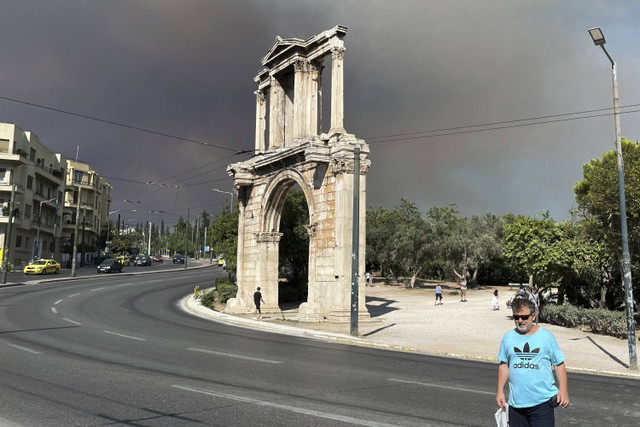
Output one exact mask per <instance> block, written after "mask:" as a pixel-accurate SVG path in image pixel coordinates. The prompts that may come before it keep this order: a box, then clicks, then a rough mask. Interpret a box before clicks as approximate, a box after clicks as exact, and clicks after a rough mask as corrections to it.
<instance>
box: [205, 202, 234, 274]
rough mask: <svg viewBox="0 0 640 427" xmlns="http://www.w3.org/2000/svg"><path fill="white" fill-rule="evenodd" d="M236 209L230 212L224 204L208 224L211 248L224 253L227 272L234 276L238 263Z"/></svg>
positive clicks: (218, 252)
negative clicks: (211, 242)
mask: <svg viewBox="0 0 640 427" xmlns="http://www.w3.org/2000/svg"><path fill="white" fill-rule="evenodd" d="M238 214H239V212H238V209H234V210H233V212H230V211H229V209H228V208H227V207H226V206H225V207H224V208H223V210H222V212H221V213H220V214H219V215H218V216H216V218H215V220H214V221H213V222H212V223H211V225H210V226H209V233H210V236H211V241H213V250H214V251H215V253H217V254H224V259H225V262H226V268H227V272H229V276H230V277H231V276H233V277H235V274H236V268H237V264H238V259H237V258H238Z"/></svg>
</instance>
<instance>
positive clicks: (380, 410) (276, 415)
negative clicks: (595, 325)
mask: <svg viewBox="0 0 640 427" xmlns="http://www.w3.org/2000/svg"><path fill="white" fill-rule="evenodd" d="M216 274H224V273H223V271H222V270H220V269H219V268H216V267H213V268H205V269H199V270H189V271H186V272H185V271H177V272H173V273H162V274H144V275H135V276H127V275H118V274H114V275H100V276H95V277H93V278H91V279H84V280H77V281H68V282H57V283H43V284H40V285H30V286H16V287H10V288H2V289H0V361H1V363H0V425H2V426H11V425H24V426H71V425H81V426H90V425H91V426H100V425H131V426H178V425H180V426H182V425H197V424H200V425H224V426H252V425H262V426H301V425H305V426H306V425H313V426H343V425H365V426H385V425H401V426H418V425H420V426H424V425H428V426H445V425H473V426H492V425H495V422H494V421H493V413H494V412H495V409H496V404H495V398H494V395H495V382H496V377H497V367H496V365H495V364H493V363H484V362H474V361H464V360H458V359H446V358H438V357H432V356H425V355H419V354H412V353H400V352H392V351H386V350H379V349H371V348H363V347H356V346H351V345H347V344H339V343H329V342H323V341H317V340H312V339H310V338H300V337H293V336H286V335H278V334H271V333H266V332H263V331H254V330H251V329H245V328H237V327H233V326H228V325H225V324H221V323H216V322H211V321H209V320H206V319H201V318H199V317H194V316H192V315H191V314H189V313H186V312H185V311H183V310H182V308H181V307H180V301H181V300H182V298H184V297H185V296H186V295H187V294H189V293H191V292H192V291H193V287H194V286H196V285H199V286H200V287H201V288H205V287H210V286H211V284H212V281H213V277H214V276H215V275H216ZM460 321H461V322H468V323H469V327H473V319H460ZM569 381H570V382H569V384H570V394H571V401H572V405H571V406H570V407H569V408H567V409H559V410H557V412H556V414H557V417H556V418H557V423H558V425H561V426H562V425H580V426H589V425H594V426H595V425H608V426H610V425H638V424H639V423H640V402H639V401H638V397H637V396H638V395H640V382H639V381H637V380H633V379H620V378H612V377H600V376H595V375H584V374H572V375H570V376H569Z"/></svg>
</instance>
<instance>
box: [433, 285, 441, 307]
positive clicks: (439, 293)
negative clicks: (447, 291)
mask: <svg viewBox="0 0 640 427" xmlns="http://www.w3.org/2000/svg"><path fill="white" fill-rule="evenodd" d="M438 301H440V302H438ZM435 305H442V287H441V286H440V285H436V304H435Z"/></svg>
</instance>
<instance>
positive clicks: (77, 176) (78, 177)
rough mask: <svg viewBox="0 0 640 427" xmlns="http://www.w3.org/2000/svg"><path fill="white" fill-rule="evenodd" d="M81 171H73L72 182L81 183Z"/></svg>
mask: <svg viewBox="0 0 640 427" xmlns="http://www.w3.org/2000/svg"><path fill="white" fill-rule="evenodd" d="M82 175H83V174H82V171H73V182H77V183H82Z"/></svg>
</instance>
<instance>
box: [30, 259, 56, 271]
mask: <svg viewBox="0 0 640 427" xmlns="http://www.w3.org/2000/svg"><path fill="white" fill-rule="evenodd" d="M59 271H60V263H59V262H58V261H56V260H53V259H38V260H35V261H31V262H30V263H29V264H28V265H27V266H26V267H25V268H24V270H23V273H24V274H47V273H56V274H57V273H58V272H59Z"/></svg>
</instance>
